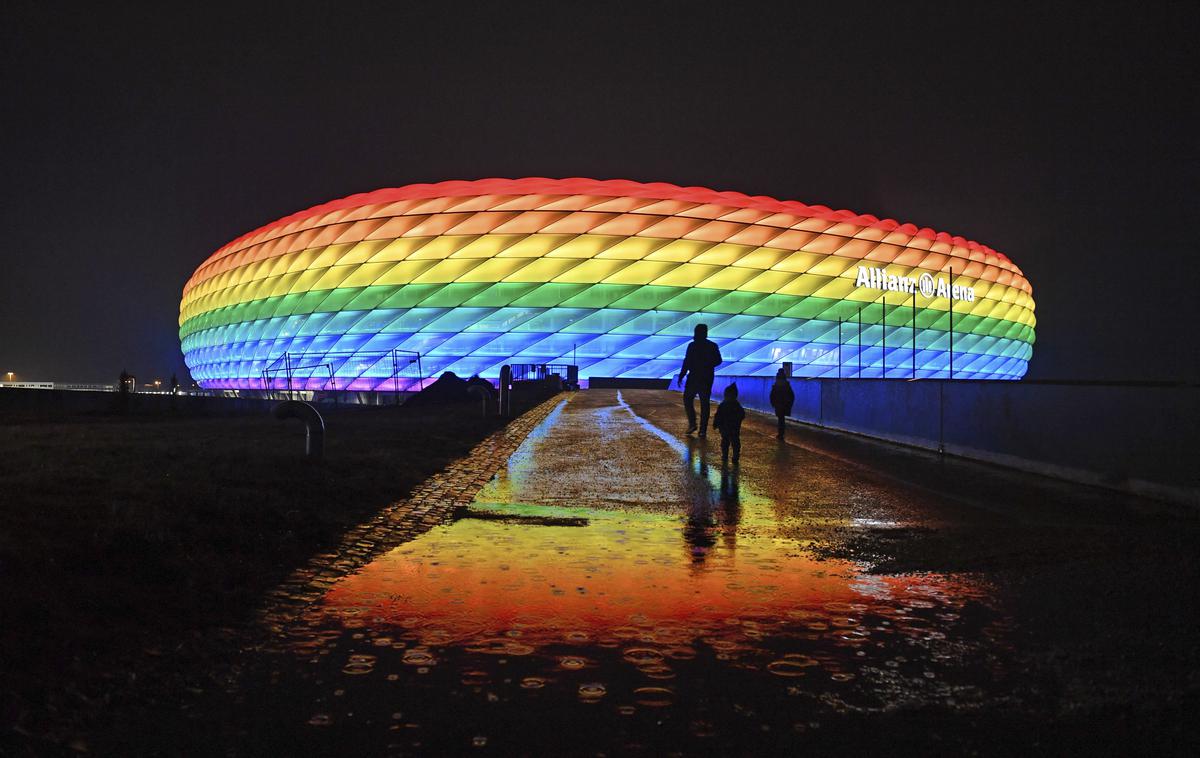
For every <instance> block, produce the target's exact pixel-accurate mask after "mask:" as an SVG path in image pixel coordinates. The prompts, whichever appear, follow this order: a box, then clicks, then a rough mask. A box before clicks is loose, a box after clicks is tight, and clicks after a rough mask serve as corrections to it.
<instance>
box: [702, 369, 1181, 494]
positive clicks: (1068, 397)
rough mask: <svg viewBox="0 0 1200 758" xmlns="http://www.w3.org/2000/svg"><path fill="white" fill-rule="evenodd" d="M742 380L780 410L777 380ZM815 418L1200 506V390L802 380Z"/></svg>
mask: <svg viewBox="0 0 1200 758" xmlns="http://www.w3.org/2000/svg"><path fill="white" fill-rule="evenodd" d="M733 381H736V382H737V385H738V394H739V397H740V398H741V401H742V404H743V405H744V406H746V407H747V408H751V409H754V410H758V411H763V412H765V413H770V414H772V415H773V414H774V411H773V410H772V408H771V404H770V400H769V396H770V392H771V384H772V382H773V381H774V380H773V379H771V378H767V377H722V376H718V377H717V380H716V382H715V383H714V385H713V397H714V399H715V400H719V399H720V398H721V395H722V393H723V392H724V389H725V386H726V385H727V384H729V383H730V382H733ZM791 384H792V389H793V390H794V391H795V393H796V403H795V406H794V407H793V409H792V415H791V416H790V418H792V419H795V420H798V421H800V422H802V423H805V424H811V425H814V426H819V427H822V428H825V429H834V430H837V431H842V432H849V433H852V434H858V435H863V436H867V437H873V438H877V439H881V440H886V441H889V442H895V443H899V444H903V445H909V446H912V447H917V448H922V449H925V450H934V451H940V452H943V453H947V454H950V455H955V456H960V457H963V458H969V459H973V460H978V461H983V462H987V463H993V464H997V465H1001V466H1006V467H1009V468H1014V469H1019V470H1022V471H1028V472H1031V473H1036V474H1042V475H1046V476H1052V477H1055V478H1059V479H1065V480H1068V481H1073V482H1079V483H1082V484H1089V485H1094V486H1100V487H1105V488H1109V489H1113V490H1118V491H1121V492H1127V493H1129V494H1135V495H1141V496H1146V497H1153V498H1156V499H1160V500H1167V501H1171V502H1179V503H1187V504H1189V505H1192V506H1197V507H1200V467H1197V466H1195V462H1194V460H1193V459H1192V457H1191V454H1190V452H1189V451H1194V450H1200V428H1198V427H1197V425H1196V424H1195V423H1194V422H1195V419H1197V418H1200V387H1198V386H1195V385H1146V384H1090V383H1067V382H1029V381H1022V382H989V381H957V380H956V381H953V382H949V381H937V380H921V381H915V382H906V381H895V380H887V381H884V380H871V379H861V380H858V379H850V380H841V381H839V380H836V379H792V380H791Z"/></svg>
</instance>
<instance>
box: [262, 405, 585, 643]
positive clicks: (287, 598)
mask: <svg viewBox="0 0 1200 758" xmlns="http://www.w3.org/2000/svg"><path fill="white" fill-rule="evenodd" d="M568 400H570V396H566V397H564V396H563V395H561V394H559V395H555V396H554V397H551V398H549V399H548V400H545V401H544V402H542V403H540V404H539V405H536V406H534V407H533V408H531V409H529V410H528V411H526V412H525V413H524V414H522V415H521V416H520V417H519V418H516V419H514V420H513V421H510V422H509V423H508V424H506V425H505V426H504V428H502V429H497V430H496V431H494V432H492V433H491V434H490V435H488V436H487V437H486V438H485V439H484V440H483V441H481V442H480V443H479V444H477V445H476V446H475V447H473V448H472V449H471V452H469V453H467V454H466V455H465V456H463V457H462V458H459V459H458V460H455V461H453V462H452V463H450V465H448V466H447V467H446V468H445V469H443V470H442V471H439V472H438V473H436V474H434V475H433V476H431V477H429V478H428V479H426V480H425V481H424V482H422V483H421V484H419V485H417V487H416V488H415V489H414V490H413V491H412V493H411V494H410V495H409V496H408V497H407V498H405V499H404V500H400V501H399V502H396V503H394V504H392V505H389V506H387V507H386V508H384V509H383V510H382V511H380V512H379V513H377V514H376V515H375V516H373V517H372V518H371V519H370V520H369V521H366V522H364V523H363V524H361V525H359V526H357V527H355V528H354V529H351V530H350V531H349V532H347V533H346V534H345V535H344V536H343V537H342V540H341V542H340V543H339V544H338V546H337V547H336V548H335V549H333V550H331V551H328V552H325V553H320V554H318V555H316V556H314V557H313V558H312V559H311V560H310V561H309V562H308V564H307V565H305V566H304V567H303V568H300V569H297V570H296V571H294V572H293V573H292V575H291V576H289V577H288V578H287V579H286V580H284V581H283V582H282V583H281V584H280V585H279V586H278V587H276V588H275V589H274V590H272V591H271V592H270V593H268V595H267V597H266V601H265V603H264V604H263V609H262V610H261V611H260V612H259V621H260V623H261V624H262V626H263V627H265V629H266V630H267V632H268V633H269V634H270V636H272V637H275V638H278V637H281V636H284V635H286V633H287V628H288V627H289V626H290V625H291V624H292V623H293V622H294V621H296V620H297V619H298V617H299V615H300V613H301V612H302V611H303V609H304V608H306V607H307V606H309V605H311V604H312V603H313V602H315V601H316V600H318V599H320V598H321V597H322V596H324V595H325V593H326V591H327V590H328V589H329V588H330V587H331V586H333V585H334V584H335V583H336V582H337V581H339V580H340V579H342V578H343V577H345V576H347V575H348V574H350V573H353V572H354V571H357V570H358V569H360V568H362V567H363V566H365V565H366V564H368V563H370V562H371V560H373V559H374V558H375V557H377V556H379V555H381V554H383V553H385V552H387V551H389V550H391V549H393V548H395V547H396V546H398V545H402V544H404V543H405V542H408V541H409V540H412V539H414V538H415V537H418V536H420V535H422V534H424V533H425V532H427V531H429V530H430V529H432V528H433V527H435V526H438V525H440V524H444V523H446V522H448V521H449V520H450V518H451V515H452V513H453V512H454V509H455V508H456V507H458V506H463V505H468V504H470V503H471V501H472V500H474V499H475V495H476V493H478V492H479V490H481V489H482V488H483V486H484V485H485V484H487V482H488V481H489V480H490V479H491V478H492V476H494V475H495V473H496V472H497V471H499V470H500V468H501V467H502V466H504V464H505V463H507V462H508V459H509V457H510V456H511V455H512V454H513V452H515V451H516V449H517V448H518V447H520V446H521V443H522V442H524V441H525V438H526V437H528V436H529V433H530V432H532V431H533V430H534V429H535V428H537V426H538V425H539V424H541V423H542V422H543V421H545V420H546V417H547V416H549V415H550V413H551V411H553V410H554V409H555V408H556V407H558V406H559V404H561V403H565V402H567V401H568Z"/></svg>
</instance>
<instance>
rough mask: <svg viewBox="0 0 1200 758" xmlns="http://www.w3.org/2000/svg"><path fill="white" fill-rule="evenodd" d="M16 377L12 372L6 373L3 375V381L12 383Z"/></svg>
mask: <svg viewBox="0 0 1200 758" xmlns="http://www.w3.org/2000/svg"><path fill="white" fill-rule="evenodd" d="M16 376H17V375H16V374H14V373H13V372H11V371H9V372H8V373H6V374H5V375H4V380H5V381H6V382H11V381H12V380H13V379H14V378H16Z"/></svg>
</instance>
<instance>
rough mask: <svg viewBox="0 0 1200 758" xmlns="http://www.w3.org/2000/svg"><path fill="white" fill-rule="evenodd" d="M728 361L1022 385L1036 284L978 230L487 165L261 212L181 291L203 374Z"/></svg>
mask: <svg viewBox="0 0 1200 758" xmlns="http://www.w3.org/2000/svg"><path fill="white" fill-rule="evenodd" d="M698 323H705V324H708V326H709V335H710V338H711V339H713V340H714V341H715V342H716V343H717V344H718V345H719V346H720V349H721V352H722V354H723V356H724V359H725V362H724V363H723V364H722V365H721V366H720V367H719V368H718V370H717V373H718V375H728V376H770V375H774V373H775V371H776V370H777V369H778V368H779V367H780V366H781V365H782V364H784V363H785V362H786V363H790V364H791V366H792V373H793V375H794V376H799V377H826V378H829V377H834V378H836V377H841V378H846V379H854V378H874V379H878V378H894V379H914V378H915V379H946V378H953V379H1019V378H1020V377H1022V376H1023V375H1024V374H1025V371H1026V368H1027V366H1028V362H1029V359H1030V357H1031V355H1032V351H1033V342H1034V327H1035V323H1036V322H1035V318H1034V302H1033V298H1032V288H1031V287H1030V284H1029V282H1028V281H1027V280H1026V279H1025V277H1024V276H1023V274H1022V273H1021V270H1020V269H1019V268H1018V267H1017V266H1016V265H1015V264H1014V263H1013V262H1012V261H1011V260H1009V259H1008V258H1007V257H1006V256H1005V255H1002V254H1000V253H998V252H996V251H995V250H992V249H991V248H989V247H986V246H984V245H981V244H979V243H976V242H972V241H968V240H966V239H964V238H962V237H957V236H951V235H949V234H946V233H940V232H935V231H933V230H932V229H928V228H918V227H917V226H915V225H912V224H902V223H899V222H896V221H892V220H887V219H878V218H876V217H874V216H870V215H859V214H855V213H853V212H850V211H844V210H841V211H834V210H830V209H829V208H826V207H824V206H820V205H805V204H803V203H799V202H793V201H779V200H775V199H772V198H768V197H752V196H748V195H743V194H740V193H736V192H717V191H713V190H708V189H703V188H697V187H678V186H675V185H671V184H663V183H653V184H644V183H638V182H632V181H621V180H593V179H543V178H527V179H515V180H514V179H485V180H479V181H449V182H441V183H438V184H414V185H409V186H406V187H400V188H394V189H383V190H377V191H374V192H369V193H365V194H359V195H352V196H350V197H346V198H343V199H341V200H334V201H332V202H329V203H325V204H323V205H318V206H315V207H313V208H310V209H308V210H306V211H301V212H299V213H296V214H293V215H291V216H288V217H285V218H282V219H280V220H278V221H275V222H274V223H271V224H267V225H266V226H263V227H261V228H259V229H256V230H254V231H252V232H249V233H248V234H245V235H243V236H242V237H239V238H238V239H236V240H234V241H232V242H230V243H228V244H227V245H225V246H224V247H222V248H221V249H219V250H217V251H216V252H215V253H213V254H212V255H211V256H210V257H209V258H208V259H207V260H206V261H204V262H203V263H202V264H201V265H200V267H199V268H198V269H196V272H195V273H194V274H193V275H192V277H191V278H190V279H189V280H188V281H187V283H186V284H185V286H184V289H183V299H182V302H181V304H180V311H179V326H180V331H179V334H180V339H181V342H182V348H183V353H184V359H185V361H186V363H187V365H188V367H189V368H190V370H191V373H192V377H193V378H194V379H195V380H196V381H197V382H198V383H199V384H200V386H202V387H205V388H213V389H262V388H268V387H271V388H278V387H281V386H290V387H294V388H297V389H307V390H360V391H406V390H412V389H417V388H418V387H419V386H420V385H421V383H422V382H424V381H427V380H428V379H429V378H430V377H434V376H437V375H438V374H440V373H442V372H444V371H453V372H454V373H456V374H458V375H460V376H464V377H465V376H472V375H479V376H482V377H485V378H492V379H494V378H496V377H497V376H498V375H499V373H500V368H501V366H503V365H505V364H510V365H511V364H570V365H576V366H578V367H579V375H580V377H581V378H583V379H584V380H585V381H586V380H587V379H588V378H599V377H605V378H609V377H615V378H665V377H669V376H672V375H673V374H674V373H676V372H677V371H678V370H679V364H680V361H681V360H682V358H683V353H684V350H685V348H686V345H687V343H688V342H689V341H690V339H691V336H692V331H693V327H694V326H695V325H696V324H698Z"/></svg>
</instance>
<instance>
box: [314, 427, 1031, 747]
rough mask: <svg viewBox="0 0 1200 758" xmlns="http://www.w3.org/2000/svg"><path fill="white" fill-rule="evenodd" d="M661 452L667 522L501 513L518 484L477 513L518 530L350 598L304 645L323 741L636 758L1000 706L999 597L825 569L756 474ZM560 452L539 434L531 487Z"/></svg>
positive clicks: (485, 522)
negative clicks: (385, 738)
mask: <svg viewBox="0 0 1200 758" xmlns="http://www.w3.org/2000/svg"><path fill="white" fill-rule="evenodd" d="M626 408H627V406H626ZM623 411H624V409H623V408H620V407H618V408H613V407H609V408H606V409H603V412H604V413H606V414H609V416H610V417H611V416H613V415H614V414H616V413H621V412H623ZM556 413H557V412H556ZM629 413H630V414H632V413H633V411H632V410H629ZM555 420H556V421H557V420H558V419H557V418H556V419H555ZM593 421H594V420H593ZM643 421H644V420H643ZM587 422H588V419H586V418H585V419H581V421H580V423H587ZM648 423H649V422H645V423H644V424H643V425H645V424H648ZM651 426H652V425H651ZM593 428H595V427H593ZM655 436H658V437H661V435H655ZM643 437H647V438H648V435H643ZM672 440H674V438H672ZM651 442H654V443H655V444H659V442H661V444H663V445H664V446H665V447H664V449H662V450H660V451H659V452H658V453H655V455H658V456H659V457H664V456H665V457H667V458H668V459H670V460H673V461H674V463H673V466H674V469H673V471H674V473H673V476H674V477H675V481H674V482H672V483H671V484H670V488H672V489H673V491H674V492H676V493H677V496H676V497H675V504H674V507H673V508H671V509H661V508H638V507H628V506H625V507H615V506H613V505H612V504H611V503H604V504H601V507H563V506H560V505H528V504H514V503H511V502H507V503H497V502H490V501H489V499H488V498H489V495H495V494H496V493H497V492H501V493H503V494H504V495H506V496H515V495H519V494H521V493H522V487H521V483H520V482H519V481H518V482H515V483H514V481H513V480H512V479H510V478H506V477H501V481H498V482H497V483H495V484H494V486H489V487H488V488H485V490H484V492H482V493H481V495H480V498H479V499H478V500H477V501H476V503H474V504H473V505H472V507H471V509H472V511H476V512H483V511H486V512H487V513H489V514H492V515H494V516H503V517H504V518H464V519H461V520H459V521H456V522H454V523H451V524H447V525H443V526H439V527H435V528H434V529H432V530H431V531H429V532H427V533H425V534H424V535H422V536H420V537H418V538H416V539H415V540H413V541H412V542H409V543H407V544H405V545H403V546H401V547H399V548H397V549H395V550H393V551H392V552H390V553H388V554H386V555H383V556H381V557H380V558H378V559H377V560H375V561H374V562H373V563H371V564H369V565H368V566H366V567H365V568H363V569H362V570H360V571H358V572H357V573H355V574H353V575H351V576H348V577H346V578H344V579H342V580H341V581H339V582H338V583H336V584H335V585H334V586H333V587H332V588H331V589H330V590H329V591H328V593H327V595H326V596H325V597H324V599H323V600H322V601H321V602H320V603H319V604H318V605H316V606H314V607H313V608H312V609H310V610H309V611H308V612H307V613H306V614H305V616H304V618H303V620H302V623H301V624H300V625H299V627H298V628H297V629H296V630H295V633H294V635H293V640H294V646H293V647H294V650H295V653H296V655H297V656H298V657H301V658H303V659H305V660H307V661H308V662H309V664H310V674H309V675H310V677H311V678H312V679H313V680H316V681H320V682H321V683H322V686H323V687H324V688H325V691H328V690H331V689H333V688H334V687H335V686H336V687H337V688H341V689H342V690H344V693H343V694H342V695H340V696H338V697H337V698H336V699H331V698H327V697H324V696H322V697H318V698H317V702H316V703H315V704H314V703H310V704H309V705H308V708H307V709H306V710H305V714H306V718H307V716H308V715H311V714H312V713H313V712H314V710H315V711H316V712H317V713H318V714H319V716H321V717H320V718H318V717H316V716H314V717H312V720H310V721H309V723H311V724H312V725H313V726H314V727H316V726H320V727H322V730H328V729H330V725H331V724H332V725H334V726H337V725H343V724H347V723H349V724H353V725H354V727H353V728H355V729H360V730H372V729H374V730H383V731H384V732H385V733H387V732H389V731H390V734H391V735H392V736H393V737H395V741H394V742H392V743H391V744H392V745H393V746H394V747H396V746H398V749H399V748H405V749H409V748H415V749H418V750H421V751H424V750H430V751H431V752H432V751H435V748H436V750H446V751H459V750H465V749H467V748H472V747H473V748H474V749H477V750H485V751H488V750H492V751H496V752H498V753H511V752H521V751H531V752H542V751H545V750H554V751H561V750H567V751H568V752H569V751H571V750H581V751H583V752H590V753H595V752H606V751H615V752H626V751H635V749H636V748H637V747H638V746H641V747H646V746H647V745H653V744H671V745H678V746H687V745H689V744H693V743H695V741H705V740H707V741H709V742H708V743H706V744H712V743H711V741H712V740H714V739H716V740H720V739H721V738H722V737H724V738H728V739H735V738H738V735H744V734H746V733H748V732H749V733H753V734H756V735H761V734H763V733H767V732H772V731H773V732H774V733H786V734H795V733H797V732H799V731H803V730H807V729H811V728H814V727H813V724H819V723H820V719H821V718H822V717H824V716H828V715H829V714H835V713H853V712H864V711H865V712H873V711H879V710H887V709H895V708H902V707H915V706H920V705H926V704H936V705H942V706H949V707H972V706H973V705H974V704H979V703H982V702H983V701H985V700H986V699H988V698H990V697H996V696H1002V694H1003V691H1004V681H1005V666H1004V663H1005V659H1006V656H1007V652H1008V646H1007V642H1006V639H1007V637H1008V635H1009V634H1010V631H1011V625H1010V624H1009V623H1008V622H1007V621H1006V620H1005V619H1004V617H1003V615H1002V614H1001V613H1000V612H998V611H997V610H996V609H995V608H994V607H993V603H992V601H991V600H990V599H989V589H988V587H987V586H986V585H984V584H981V583H978V582H976V581H974V580H972V579H971V578H969V577H968V578H963V577H954V578H949V577H945V576H939V575H913V576H876V575H871V574H869V573H867V571H866V569H867V568H868V567H866V566H864V565H861V564H856V563H852V562H847V561H836V560H818V559H816V558H814V557H813V556H812V555H811V554H809V552H808V551H807V550H806V549H805V548H806V545H805V543H804V541H803V540H798V539H796V538H795V530H794V528H793V529H792V530H791V531H789V532H788V535H789V536H787V537H785V536H783V532H782V529H781V527H782V526H784V525H790V526H792V527H794V524H788V515H787V513H788V510H787V507H785V505H786V504H781V503H780V502H778V501H777V499H773V498H772V497H769V496H767V495H766V494H764V492H771V490H770V489H769V488H762V489H760V488H758V487H757V486H756V483H755V476H756V474H755V471H754V469H753V467H752V466H747V467H746V469H745V470H744V471H743V472H742V473H741V475H740V477H735V476H730V475H728V473H726V474H724V475H723V474H722V473H721V472H720V471H719V469H716V468H713V467H709V466H707V464H706V463H705V461H704V460H703V456H702V455H699V454H697V453H696V450H695V447H694V446H692V445H687V444H685V443H682V442H680V441H678V440H674V441H673V442H672V443H671V444H666V443H667V441H666V440H658V441H655V440H653V439H650V441H645V442H644V444H646V445H650V444H651ZM552 443H553V440H550V439H547V436H546V434H545V432H544V430H543V432H542V433H540V434H535V435H532V436H531V441H530V442H529V444H528V446H526V447H525V449H523V451H519V454H518V455H515V456H514V461H517V462H518V463H519V466H518V472H517V473H518V475H519V476H525V475H526V474H525V473H521V471H520V469H521V467H526V468H527V467H529V466H531V465H534V464H533V462H532V461H534V460H536V457H537V455H538V454H539V452H538V451H539V446H545V445H548V444H552ZM672 456H673V458H672ZM660 464H661V461H660ZM526 473H527V472H526ZM664 487H666V485H661V484H660V485H658V490H655V491H656V492H659V491H661V490H662V489H663V488H664ZM664 510H665V511H666V512H664ZM530 518H533V519H537V520H540V521H538V522H537V523H529V522H528V521H527V520H528V519H530ZM564 518H569V519H573V521H571V522H570V523H572V524H576V525H555V524H556V523H565V522H556V521H555V519H564ZM584 520H586V521H584ZM547 524H550V525H547ZM847 527H853V524H851V523H848V524H847ZM398 710H399V711H402V712H403V713H404V719H405V720H406V723H405V724H398V723H397V721H396V719H394V718H392V716H391V715H390V714H393V713H395V712H396V711H398ZM416 725H420V727H419V728H417V727H416ZM401 727H404V728H401ZM397 729H399V731H400V732H402V734H399V736H396V735H397ZM479 735H487V737H486V738H483V737H480V736H479ZM652 752H653V751H652Z"/></svg>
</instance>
